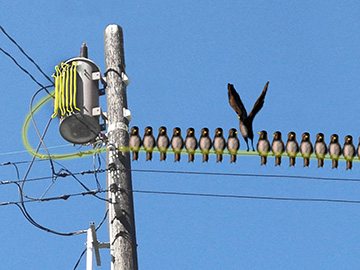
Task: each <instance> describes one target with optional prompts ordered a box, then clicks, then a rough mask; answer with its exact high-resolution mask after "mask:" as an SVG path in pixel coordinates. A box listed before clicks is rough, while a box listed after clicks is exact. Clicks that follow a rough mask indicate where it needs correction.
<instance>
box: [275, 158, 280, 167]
mask: <svg viewBox="0 0 360 270" xmlns="http://www.w3.org/2000/svg"><path fill="white" fill-rule="evenodd" d="M280 165H281V157H275V166H280Z"/></svg>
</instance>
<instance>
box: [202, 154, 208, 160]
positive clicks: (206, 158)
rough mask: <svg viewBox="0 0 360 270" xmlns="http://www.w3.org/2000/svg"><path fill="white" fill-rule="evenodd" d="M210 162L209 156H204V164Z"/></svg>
mask: <svg viewBox="0 0 360 270" xmlns="http://www.w3.org/2000/svg"><path fill="white" fill-rule="evenodd" d="M208 161H209V155H208V154H203V160H202V162H208Z"/></svg>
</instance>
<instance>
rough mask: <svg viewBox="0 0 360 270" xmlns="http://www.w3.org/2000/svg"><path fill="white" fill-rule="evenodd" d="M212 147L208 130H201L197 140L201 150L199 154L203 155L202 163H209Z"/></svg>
mask: <svg viewBox="0 0 360 270" xmlns="http://www.w3.org/2000/svg"><path fill="white" fill-rule="evenodd" d="M211 147H212V142H211V138H210V136H209V129H208V128H203V129H201V135H200V139H199V148H200V150H201V153H202V154H203V160H202V161H203V162H205V161H206V162H208V161H209V153H210V149H211Z"/></svg>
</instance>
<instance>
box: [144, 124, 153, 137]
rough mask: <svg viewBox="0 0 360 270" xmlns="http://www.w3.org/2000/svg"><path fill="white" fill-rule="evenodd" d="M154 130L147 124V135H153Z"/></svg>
mask: <svg viewBox="0 0 360 270" xmlns="http://www.w3.org/2000/svg"><path fill="white" fill-rule="evenodd" d="M152 132H153V130H152V127H150V126H147V127H146V128H145V135H152Z"/></svg>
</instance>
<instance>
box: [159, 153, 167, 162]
mask: <svg viewBox="0 0 360 270" xmlns="http://www.w3.org/2000/svg"><path fill="white" fill-rule="evenodd" d="M162 160H166V152H161V153H160V161H162Z"/></svg>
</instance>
